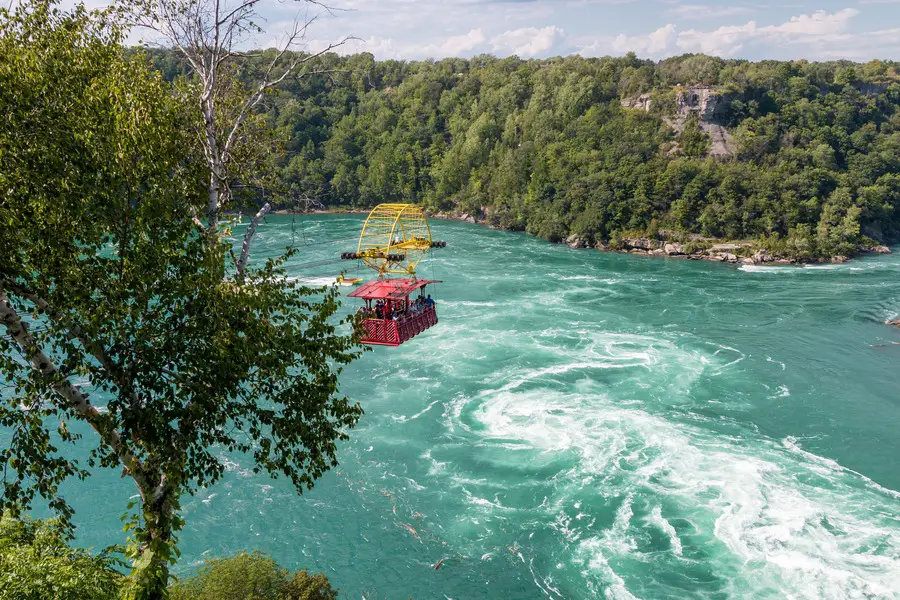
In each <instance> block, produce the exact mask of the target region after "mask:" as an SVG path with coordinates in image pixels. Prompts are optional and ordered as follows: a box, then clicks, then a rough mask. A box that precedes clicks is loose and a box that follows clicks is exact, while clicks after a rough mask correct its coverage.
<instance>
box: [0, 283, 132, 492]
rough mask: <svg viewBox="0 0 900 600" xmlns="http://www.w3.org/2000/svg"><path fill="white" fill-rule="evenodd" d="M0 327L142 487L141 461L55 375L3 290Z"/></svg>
mask: <svg viewBox="0 0 900 600" xmlns="http://www.w3.org/2000/svg"><path fill="white" fill-rule="evenodd" d="M0 323H3V325H4V327H5V328H6V331H7V332H8V333H9V334H10V335H11V336H12V338H13V341H15V343H16V345H17V346H18V347H19V349H20V350H21V351H22V354H23V356H25V358H26V360H28V362H29V364H30V365H31V368H32V369H34V370H35V371H37V372H38V373H40V374H41V375H43V376H44V377H45V378H47V379H48V380H49V381H50V387H51V388H53V391H54V392H56V394H57V395H58V396H60V397H61V398H62V399H63V400H64V401H65V402H66V404H67V405H68V407H69V408H70V409H72V410H74V411H75V412H76V413H78V414H80V415H81V417H82V418H83V419H84V420H85V421H86V422H87V423H88V424H89V425H90V426H91V427H92V428H93V429H94V431H96V432H97V434H98V435H99V436H100V439H101V440H102V441H103V442H104V443H106V444H107V445H108V446H109V447H110V448H111V449H112V451H113V452H114V453H115V454H116V456H117V457H118V459H119V462H120V463H121V464H122V466H123V467H125V469H126V471H127V472H128V474H129V475H130V476H131V477H132V478H133V479H134V480H135V482H136V483H137V484H138V487H139V488H142V487H144V486H146V483H147V481H146V478H145V477H144V469H143V464H142V463H141V461H140V460H138V458H137V457H135V456H134V455H132V454H131V453H130V452H128V451H127V450H126V449H125V447H124V445H123V443H122V437H121V435H120V434H119V432H118V431H116V429H115V428H114V427H112V426H111V423H110V422H109V419H107V418H106V417H105V416H104V415H103V414H101V413H100V411H99V410H97V407H95V406H94V405H92V404H91V403H90V401H89V400H88V398H87V396H86V395H85V394H84V393H82V391H81V390H79V389H78V388H77V387H75V385H73V384H72V382H71V381H69V380H68V379H67V378H66V377H65V376H64V375H63V374H62V373H61V372H60V371H59V369H58V368H57V367H56V365H55V364H54V362H53V360H52V359H51V358H50V357H49V356H47V355H46V354H45V353H44V351H43V350H42V349H41V348H40V346H39V345H38V344H37V342H36V341H35V339H34V337H33V336H32V335H31V334H30V333H29V332H28V327H27V326H26V325H25V323H24V322H23V321H22V318H21V317H20V316H19V314H18V312H16V310H15V309H14V308H13V306H12V303H11V302H10V301H9V296H8V295H7V293H6V290H5V289H4V288H3V287H0Z"/></svg>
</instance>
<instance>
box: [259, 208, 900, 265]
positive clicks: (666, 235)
mask: <svg viewBox="0 0 900 600" xmlns="http://www.w3.org/2000/svg"><path fill="white" fill-rule="evenodd" d="M370 210H371V209H368V208H326V209H318V210H311V211H305V212H304V211H294V210H291V209H279V210H275V211H272V212H273V214H277V215H292V214H314V215H320V214H368V213H369V211H370ZM428 217H429V218H432V219H443V220H449V221H464V222H466V223H473V224H477V225H484V226H486V227H489V228H491V229H500V230H502V229H503V228H502V227H496V226H493V225H490V224H489V223H487V221H486V220H485V219H484V218H483V217H480V216H477V215H475V214H470V213H445V212H436V213H431V214H429V215H428ZM559 243H564V244H566V245H567V246H569V247H570V248H572V249H594V250H599V251H601V252H621V253H627V254H637V255H643V256H657V257H659V256H662V257H666V258H681V259H687V260H706V261H710V262H724V263H732V264H744V265H773V266H777V265H797V264H821V263H834V264H839V263H845V262H847V261H849V260H851V259H852V258H854V257H855V256H856V255H858V254H891V249H890V248H888V247H887V246H884V245H880V244H876V245H871V246H863V247H860V248H859V249H857V254H854V255H851V256H833V257H830V258H815V257H800V258H795V257H790V256H784V255H779V254H777V253H773V252H771V251H770V250H769V249H768V248H764V247H762V246H761V245H760V244H759V243H757V242H753V241H747V240H723V239H717V238H710V237H703V236H700V235H697V234H677V233H676V232H671V231H664V230H660V231H659V232H658V233H657V236H656V237H649V236H622V237H619V238H617V239H614V240H610V241H607V242H594V243H591V242H590V241H589V240H586V239H584V238H582V237H581V236H578V235H570V236H569V237H568V238H566V239H564V240H560V241H559Z"/></svg>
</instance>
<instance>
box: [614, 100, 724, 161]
mask: <svg viewBox="0 0 900 600" xmlns="http://www.w3.org/2000/svg"><path fill="white" fill-rule="evenodd" d="M651 104H652V97H651V95H650V94H641V95H639V96H633V97H631V98H624V99H622V106H623V107H624V108H630V109H635V110H643V111H646V112H649V111H650V106H651ZM675 108H676V111H675V116H674V117H671V118H668V117H667V118H664V120H665V122H666V124H667V125H669V127H671V128H672V129H674V130H675V131H676V132H677V133H681V132H682V131H684V124H685V123H686V122H687V120H688V118H689V117H690V116H691V115H694V114H695V115H697V117H698V120H699V123H700V129H701V130H702V131H703V132H704V133H706V135H707V136H709V139H710V148H709V155H710V156H712V157H715V158H719V159H726V158H731V157H732V156H734V140H733V138H732V135H731V134H730V133H729V132H728V130H727V129H725V127H723V126H722V125H721V124H720V123H719V121H721V120H722V117H723V116H724V112H725V110H726V109H727V102H726V101H725V100H724V98H723V96H722V94H721V93H720V92H719V91H718V90H716V89H715V88H713V87H712V86H708V85H696V86H689V87H686V88H681V87H679V88H676V90H675ZM675 151H677V148H676V149H675Z"/></svg>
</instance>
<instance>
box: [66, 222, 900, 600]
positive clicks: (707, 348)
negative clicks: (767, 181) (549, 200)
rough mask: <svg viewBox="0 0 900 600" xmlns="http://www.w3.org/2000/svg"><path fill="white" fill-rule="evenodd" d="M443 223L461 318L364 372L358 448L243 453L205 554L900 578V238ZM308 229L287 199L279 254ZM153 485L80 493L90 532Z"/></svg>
mask: <svg viewBox="0 0 900 600" xmlns="http://www.w3.org/2000/svg"><path fill="white" fill-rule="evenodd" d="M297 221H298V223H300V222H301V221H302V225H303V231H304V235H305V236H306V239H308V240H316V239H319V240H331V239H336V238H342V237H353V234H354V232H358V231H359V229H360V227H361V225H362V217H361V216H358V215H316V216H304V217H298V218H297ZM432 229H433V230H434V231H433V234H434V235H435V236H436V237H438V238H439V239H442V240H447V241H448V244H447V248H446V249H443V250H441V252H440V254H439V255H438V256H435V257H433V258H430V259H429V260H433V261H434V264H433V266H432V265H429V266H428V275H429V277H431V276H432V270H433V271H434V277H436V278H438V279H442V280H443V281H445V283H444V284H443V285H442V286H440V288H439V293H438V294H436V300H437V305H438V310H439V313H440V315H441V317H440V322H439V323H438V324H437V325H435V326H434V327H431V328H430V329H427V330H426V331H424V332H423V333H421V334H420V335H418V336H416V337H415V338H413V339H412V340H410V341H409V342H407V343H404V344H403V345H401V346H399V347H397V348H384V347H377V348H375V350H374V351H373V352H367V353H366V354H365V355H364V356H363V357H362V359H360V360H359V361H357V362H356V363H354V364H352V365H351V366H350V367H349V368H347V369H346V370H345V372H344V374H343V375H342V380H341V381H342V391H343V392H345V393H346V394H347V395H348V396H349V397H350V398H352V399H354V400H356V401H358V402H360V403H361V404H362V406H363V407H364V408H365V410H366V415H365V416H364V417H363V419H362V421H361V422H360V424H359V426H358V427H357V428H356V429H354V430H353V431H351V432H350V436H351V439H350V441H349V442H347V443H345V444H344V445H343V446H342V447H341V449H340V453H339V456H340V460H341V465H340V467H339V468H337V469H335V470H334V471H332V472H330V473H328V474H327V475H326V476H324V477H323V478H322V479H321V480H320V481H319V482H318V483H317V485H316V487H315V488H314V489H313V490H312V491H310V492H308V493H305V494H304V495H303V496H302V497H298V496H297V495H296V494H295V493H294V492H293V491H292V490H291V488H290V486H288V485H286V484H285V483H284V482H282V481H272V480H269V479H267V478H265V477H262V476H258V475H254V474H253V473H252V472H251V471H250V467H249V463H248V464H244V463H243V461H242V458H241V457H239V456H235V457H228V459H229V461H230V462H229V464H230V467H229V469H230V470H229V473H228V474H227V476H226V477H225V479H224V481H223V482H222V483H220V484H219V485H217V486H215V487H213V488H210V489H206V490H202V491H201V492H200V493H199V494H198V495H197V496H195V497H193V498H186V499H185V501H184V502H183V506H184V510H185V511H186V512H187V513H188V515H189V518H188V520H187V522H188V526H187V528H186V529H185V531H184V532H183V535H182V539H183V544H182V546H181V547H182V550H183V557H184V559H185V560H182V561H181V562H180V563H179V568H181V569H190V568H192V565H196V564H198V563H199V562H200V561H202V560H204V559H205V558H208V557H213V556H219V555H223V554H227V553H233V552H235V551H238V550H241V549H259V550H262V551H264V552H269V553H271V554H272V555H273V556H274V557H275V558H276V559H277V560H278V561H279V562H280V563H281V564H283V565H284V566H286V567H291V568H295V567H303V568H309V569H312V570H323V571H324V572H325V573H326V574H327V575H328V577H329V579H330V580H331V581H332V582H333V583H334V584H335V585H336V586H337V587H338V588H340V590H341V593H342V597H346V598H362V597H365V598H372V599H374V598H401V597H402V598H407V597H413V598H453V599H457V600H461V599H469V598H487V597H490V598H509V599H530V598H597V597H605V598H643V599H653V600H656V599H664V598H678V599H683V598H795V599H800V598H805V599H820V598H826V599H827V598H833V599H844V598H885V599H888V598H897V597H900V493H898V491H897V490H900V459H898V457H900V436H898V434H897V432H898V431H900V393H898V390H900V369H898V364H900V329H897V328H892V327H887V326H885V325H884V322H885V321H887V320H890V319H894V318H897V316H898V315H900V254H897V253H895V254H893V255H890V256H877V257H870V258H865V259H863V260H857V261H851V262H849V263H846V264H842V265H828V266H822V267H810V268H793V267H786V268H775V267H771V268H763V267H745V268H744V269H743V270H742V269H739V268H737V267H735V266H728V265H721V264H711V263H705V262H703V263H700V262H691V261H683V260H670V259H654V258H645V257H636V256H629V255H620V254H609V253H600V252H596V251H587V250H584V251H575V250H570V249H568V248H566V247H564V246H559V245H552V244H548V243H545V242H542V241H540V240H537V239H535V238H532V237H529V236H526V235H523V234H515V233H508V232H501V231H492V230H488V229H486V228H482V227H479V226H474V225H467V224H463V223H458V222H447V221H436V222H432ZM291 237H292V232H291V217H281V216H274V217H269V218H268V222H267V223H266V224H265V225H264V226H262V227H261V228H260V230H259V234H258V238H257V240H256V242H255V244H256V245H255V246H254V251H255V255H254V259H255V260H263V259H264V258H266V257H267V256H273V255H276V254H277V253H279V252H281V251H282V250H283V249H284V248H285V247H286V246H289V245H290V244H291ZM298 245H299V244H298ZM336 251H337V249H336V248H335V246H334V245H331V244H321V245H319V246H315V247H309V248H301V251H300V252H299V253H298V254H297V256H295V257H294V258H293V259H292V262H291V263H289V264H288V275H289V276H291V277H298V278H301V280H303V279H302V278H304V277H309V272H310V269H309V268H301V265H310V264H313V263H317V264H320V265H324V264H325V263H324V262H323V261H328V260H332V259H334V258H337V257H336V256H335V252H336ZM344 266H346V263H345V264H344V265H340V264H338V265H336V266H335V270H334V272H332V273H327V272H326V273H325V275H323V277H322V279H330V280H331V281H333V279H334V277H335V276H336V275H338V273H339V272H340V268H342V267H344ZM304 271H305V272H304ZM323 271H326V270H325V269H324V268H323V267H322V266H319V267H316V268H315V271H314V273H315V274H319V273H322V272H323ZM366 276H369V275H366ZM320 283H321V282H320ZM325 283H327V281H325ZM347 289H348V293H349V290H350V289H352V288H347ZM355 308H356V304H355V303H354V302H352V301H345V304H344V307H343V310H345V311H347V312H349V311H351V310H354V309H355ZM222 453H223V455H224V454H226V451H225V450H224V449H223V450H222ZM127 485H128V484H127V482H125V481H123V480H121V479H119V477H118V475H117V474H116V473H112V472H104V473H102V474H101V475H99V476H98V477H97V478H96V479H94V480H93V481H92V486H91V489H92V490H93V492H92V493H90V494H81V495H78V496H76V495H74V494H73V495H72V496H71V497H72V498H73V500H74V504H75V508H76V519H77V521H78V525H79V529H78V536H79V539H78V540H77V541H78V543H80V544H83V545H87V546H98V547H99V546H103V545H105V544H106V543H108V540H109V539H114V538H115V536H116V535H119V531H120V528H121V523H120V522H119V516H120V508H121V507H120V504H119V503H118V502H113V500H112V499H113V498H118V497H120V493H118V491H117V492H116V493H112V492H110V490H111V489H113V488H118V487H120V486H121V487H124V486H127ZM441 561H442V562H441ZM438 564H439V565H440V568H439V569H435V565H438Z"/></svg>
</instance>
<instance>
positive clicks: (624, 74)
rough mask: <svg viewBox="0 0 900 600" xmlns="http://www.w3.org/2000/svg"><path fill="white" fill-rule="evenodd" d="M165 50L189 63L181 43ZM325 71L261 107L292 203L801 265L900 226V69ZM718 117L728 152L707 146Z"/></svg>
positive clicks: (332, 59) (667, 65) (174, 64)
mask: <svg viewBox="0 0 900 600" xmlns="http://www.w3.org/2000/svg"><path fill="white" fill-rule="evenodd" d="M153 58H154V61H155V62H156V64H157V66H158V67H159V68H160V69H162V70H163V71H164V72H165V74H166V76H167V77H169V78H174V77H176V76H178V75H179V74H181V73H183V72H184V70H183V68H182V66H181V65H180V64H179V63H178V61H177V59H176V57H175V55H174V54H171V53H164V52H162V53H160V52H157V53H154V55H153ZM253 60H254V59H248V62H247V63H246V65H245V69H246V70H247V72H248V73H249V72H252V71H253V69H255V68H257V67H256V64H262V62H260V63H254V62H253ZM260 60H261V59H260ZM317 68H319V69H322V70H326V71H328V72H327V73H323V74H319V75H312V76H309V77H305V78H302V79H300V80H297V81H294V82H291V83H290V84H289V85H287V86H285V87H284V89H283V90H282V91H281V92H280V93H278V94H277V95H273V96H271V97H270V98H269V99H267V101H266V104H265V105H264V107H263V109H262V112H263V114H264V116H265V117H266V119H268V121H269V122H270V123H271V125H273V126H274V127H275V128H276V129H277V130H278V131H279V132H280V134H282V135H283V137H284V139H285V140H286V149H287V153H286V155H285V156H284V158H283V159H281V163H280V165H279V167H278V174H277V179H278V185H277V186H276V187H278V188H280V189H281V190H282V191H283V192H288V193H289V194H288V195H291V194H293V195H296V194H307V195H309V196H312V197H315V198H317V199H319V200H321V201H323V202H324V203H325V204H326V205H328V206H352V207H364V206H370V205H373V204H376V203H379V202H417V203H422V204H424V205H426V206H427V207H429V208H430V209H432V210H434V211H445V212H455V213H470V214H474V215H478V217H479V218H483V219H484V220H485V221H486V222H487V223H489V224H491V225H495V226H500V227H506V228H512V229H522V230H526V231H528V232H530V233H533V234H535V235H538V236H541V237H543V238H546V239H550V240H561V239H564V238H566V237H567V236H569V235H571V234H577V235H578V236H581V238H583V239H584V240H586V241H588V242H589V243H590V242H595V241H607V240H613V242H614V243H615V241H616V240H617V239H619V238H620V237H621V236H622V235H624V234H626V233H635V232H652V233H653V234H655V233H656V232H657V231H658V230H660V229H662V230H664V231H666V232H668V233H667V235H668V236H669V237H676V238H677V237H678V236H679V235H681V236H685V235H686V234H700V235H703V236H709V237H715V238H727V239H755V240H762V243H763V245H766V246H767V247H770V248H773V249H774V250H776V251H778V252H780V253H782V254H784V255H786V256H794V257H802V256H812V257H815V256H819V257H830V256H833V255H849V254H852V253H853V252H854V251H855V250H856V249H857V248H858V247H860V245H861V244H863V245H870V244H871V243H872V241H873V240H874V241H877V242H882V241H892V240H896V239H897V238H898V232H900V211H898V208H900V64H898V63H892V62H882V61H872V62H869V63H866V64H854V63H850V62H831V63H810V62H806V61H795V62H776V61H764V62H757V63H753V62H746V61H736V60H721V59H717V58H712V57H708V56H702V55H689V56H683V57H678V58H672V59H668V60H664V61H662V62H659V63H655V62H652V61H645V60H640V59H638V58H636V57H635V56H633V55H629V56H626V57H622V58H600V59H585V58H581V57H577V56H570V57H565V58H552V59H547V60H527V61H526V60H520V59H518V58H505V59H497V58H494V57H491V56H477V57H475V58H473V59H471V60H463V59H447V60H442V61H440V62H431V61H424V62H399V61H394V60H388V61H380V62H376V61H375V60H373V58H372V56H371V55H368V54H360V55H355V56H349V57H338V56H333V55H329V56H327V57H325V58H324V59H323V61H322V62H321V64H319V65H318V66H317ZM698 85H699V86H701V87H702V88H703V89H707V90H710V91H711V93H712V94H714V95H715V97H716V98H715V99H716V100H717V105H716V107H715V110H714V111H708V112H709V114H707V115H706V116H704V115H703V114H702V113H701V114H700V115H699V118H698V115H697V113H685V114H686V115H687V116H686V117H685V116H684V115H683V116H682V118H681V122H680V125H679V124H678V123H676V122H675V121H677V119H674V118H673V117H676V116H677V113H678V111H679V107H680V105H681V103H680V102H679V101H678V98H679V97H682V98H683V97H684V94H685V93H686V92H685V90H687V89H690V88H689V87H688V86H698ZM644 94H645V95H644ZM641 95H644V96H641ZM623 104H624V105H627V106H636V108H628V107H626V106H623ZM648 104H649V107H648V106H647V105H648ZM701 121H704V122H701ZM667 123H668V124H667ZM673 124H674V125H675V127H673V126H672V125H673ZM704 125H705V126H706V128H705V127H704ZM713 125H714V126H715V127H719V128H720V129H721V131H723V132H725V133H724V134H723V135H729V140H728V141H729V143H728V151H727V152H726V153H725V154H724V156H723V155H722V153H720V154H719V155H717V156H711V155H710V154H709V150H710V140H709V139H708V137H709V136H708V133H707V132H708V131H709V129H708V127H709V126H713ZM722 127H724V129H722ZM679 130H680V131H679ZM869 238H871V239H869Z"/></svg>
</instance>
